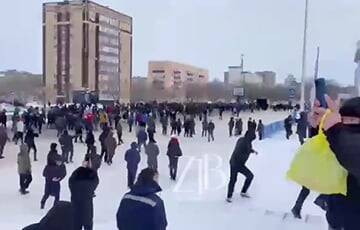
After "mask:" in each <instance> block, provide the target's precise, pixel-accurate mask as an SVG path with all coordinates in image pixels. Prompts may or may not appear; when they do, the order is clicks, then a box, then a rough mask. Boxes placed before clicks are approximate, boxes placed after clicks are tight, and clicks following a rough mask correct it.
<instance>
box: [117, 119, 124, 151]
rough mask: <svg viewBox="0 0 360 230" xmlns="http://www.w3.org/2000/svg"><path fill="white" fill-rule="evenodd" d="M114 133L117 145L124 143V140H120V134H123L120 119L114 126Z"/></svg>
mask: <svg viewBox="0 0 360 230" xmlns="http://www.w3.org/2000/svg"><path fill="white" fill-rule="evenodd" d="M115 128H116V133H117V136H118V141H119V143H118V145H121V144H124V141H123V140H122V135H123V127H122V124H121V121H119V122H118V123H117V124H116V126H115Z"/></svg>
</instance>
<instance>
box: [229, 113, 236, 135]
mask: <svg viewBox="0 0 360 230" xmlns="http://www.w3.org/2000/svg"><path fill="white" fill-rule="evenodd" d="M228 126H229V136H230V137H232V135H233V129H234V126H235V121H234V118H233V117H231V118H230V121H229V123H228Z"/></svg>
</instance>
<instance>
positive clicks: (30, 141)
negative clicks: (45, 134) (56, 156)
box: [24, 128, 39, 161]
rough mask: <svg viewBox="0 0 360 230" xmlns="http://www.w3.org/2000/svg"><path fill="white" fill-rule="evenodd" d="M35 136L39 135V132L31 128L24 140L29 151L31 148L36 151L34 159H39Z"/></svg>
mask: <svg viewBox="0 0 360 230" xmlns="http://www.w3.org/2000/svg"><path fill="white" fill-rule="evenodd" d="M35 137H39V134H37V133H34V130H33V129H31V128H30V129H29V130H28V131H27V132H26V135H25V141H24V142H25V143H26V144H27V146H28V151H29V152H30V150H31V149H32V150H33V151H34V161H37V157H36V153H37V149H36V145H35Z"/></svg>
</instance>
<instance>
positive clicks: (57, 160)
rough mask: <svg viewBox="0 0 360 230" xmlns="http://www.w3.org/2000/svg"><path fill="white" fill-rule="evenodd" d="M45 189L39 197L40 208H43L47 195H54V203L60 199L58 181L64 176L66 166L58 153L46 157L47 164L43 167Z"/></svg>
mask: <svg viewBox="0 0 360 230" xmlns="http://www.w3.org/2000/svg"><path fill="white" fill-rule="evenodd" d="M43 176H44V177H45V191H44V196H43V197H42V199H41V209H44V207H45V203H46V200H47V199H48V198H49V196H54V197H55V200H54V205H55V204H56V203H57V202H58V201H59V199H60V181H61V180H62V179H64V177H65V176H66V168H65V165H64V164H63V159H62V158H61V157H60V156H59V155H57V156H56V155H53V157H48V164H47V165H46V167H45V168H44V171H43Z"/></svg>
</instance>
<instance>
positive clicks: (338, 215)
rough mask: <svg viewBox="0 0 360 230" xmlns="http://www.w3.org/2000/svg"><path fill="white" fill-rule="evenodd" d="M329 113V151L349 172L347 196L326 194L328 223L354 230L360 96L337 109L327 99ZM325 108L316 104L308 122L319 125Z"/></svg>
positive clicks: (358, 214)
mask: <svg viewBox="0 0 360 230" xmlns="http://www.w3.org/2000/svg"><path fill="white" fill-rule="evenodd" d="M326 102H327V105H328V108H329V109H330V110H331V113H330V114H329V115H327V117H326V119H325V121H324V130H325V134H326V137H327V140H328V142H329V144H330V148H331V149H332V151H333V152H334V153H335V155H336V158H337V160H338V161H339V163H340V164H341V165H342V166H343V167H344V168H345V169H346V170H347V171H348V180H347V182H348V183H347V195H346V196H343V195H329V196H328V198H327V201H326V202H327V214H326V217H327V221H328V223H329V226H330V229H343V230H355V229H359V226H360V208H359V207H360V198H359V194H360V152H359V149H360V141H359V140H360V97H356V98H352V99H349V100H347V101H345V102H344V103H343V105H342V106H341V107H340V106H339V103H338V102H335V101H333V100H332V99H331V98H330V97H328V96H326ZM325 112H326V109H323V108H321V107H320V106H319V103H316V105H315V108H314V112H313V115H312V117H311V122H313V123H314V124H320V120H321V118H322V117H323V116H324V114H325Z"/></svg>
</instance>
